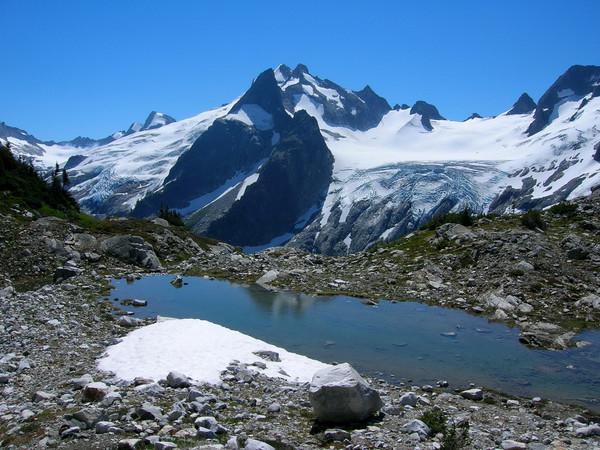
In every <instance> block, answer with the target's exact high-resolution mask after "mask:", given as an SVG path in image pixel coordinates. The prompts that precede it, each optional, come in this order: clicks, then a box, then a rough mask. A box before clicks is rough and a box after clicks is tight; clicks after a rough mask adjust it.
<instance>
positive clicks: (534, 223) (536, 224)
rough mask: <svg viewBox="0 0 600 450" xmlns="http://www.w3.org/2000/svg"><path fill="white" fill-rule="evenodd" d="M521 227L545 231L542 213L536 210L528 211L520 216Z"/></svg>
mask: <svg viewBox="0 0 600 450" xmlns="http://www.w3.org/2000/svg"><path fill="white" fill-rule="evenodd" d="M521 225H523V226H524V227H525V228H529V229H530V230H535V229H536V228H539V229H540V230H545V229H546V222H544V219H543V218H542V213H541V211H540V210H538V209H530V210H529V211H527V212H526V213H525V214H523V215H522V216H521Z"/></svg>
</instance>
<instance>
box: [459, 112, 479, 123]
mask: <svg viewBox="0 0 600 450" xmlns="http://www.w3.org/2000/svg"><path fill="white" fill-rule="evenodd" d="M471 119H483V117H481V116H480V115H479V114H477V113H473V114H471V115H470V116H469V117H467V118H466V119H465V120H464V121H463V122H466V121H467V120H471Z"/></svg>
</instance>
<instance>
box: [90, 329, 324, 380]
mask: <svg viewBox="0 0 600 450" xmlns="http://www.w3.org/2000/svg"><path fill="white" fill-rule="evenodd" d="M264 350H267V351H273V352H277V353H278V354H279V358H280V360H281V361H280V362H273V361H266V360H264V359H261V358H260V357H259V356H257V355H255V354H254V353H253V352H259V351H264ZM233 360H238V361H239V362H241V363H247V364H252V363H254V362H257V361H260V362H261V363H264V364H265V365H266V366H267V367H266V369H259V368H258V367H254V366H252V367H251V368H252V369H256V371H257V372H259V373H262V374H264V375H266V376H268V377H272V378H283V379H285V380H289V381H293V382H298V383H305V382H309V381H310V380H311V379H312V376H313V374H314V373H315V372H316V371H317V370H320V369H322V368H324V367H327V366H328V365H327V364H325V363H322V362H320V361H316V360H314V359H310V358H307V357H306V356H302V355H297V354H295V353H291V352H288V351H287V350H285V349H283V348H279V347H276V346H274V345H271V344H268V343H266V342H264V341H261V340H259V339H255V338H253V337H251V336H248V335H245V334H243V333H240V332H238V331H234V330H230V329H228V328H225V327H222V326H220V325H217V324H214V323H212V322H208V321H206V320H200V319H167V320H165V319H164V318H163V319H159V321H158V322H157V323H155V324H152V325H148V326H145V327H142V328H138V329H136V330H134V331H132V332H131V333H129V334H128V335H127V336H125V337H124V338H123V340H122V342H120V343H118V344H116V345H112V346H110V347H108V348H107V350H106V353H105V355H104V356H103V357H102V358H101V359H100V360H99V361H98V368H99V369H100V370H103V371H107V372H112V373H114V374H115V375H116V376H117V377H118V378H121V379H123V380H128V381H132V380H133V379H134V378H136V377H145V378H151V379H153V380H155V381H158V380H160V379H162V378H165V377H166V376H167V374H168V373H169V372H171V371H178V372H182V373H184V374H185V375H187V376H188V377H190V378H191V379H193V380H195V381H196V382H199V383H202V382H205V383H211V384H220V382H221V378H220V374H221V372H222V371H223V370H225V369H226V368H227V366H228V365H229V363H230V362H231V361H233Z"/></svg>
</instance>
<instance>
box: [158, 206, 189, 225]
mask: <svg viewBox="0 0 600 450" xmlns="http://www.w3.org/2000/svg"><path fill="white" fill-rule="evenodd" d="M158 217H160V218H161V219H165V220H166V221H167V222H169V224H171V225H174V226H176V227H184V226H185V224H184V223H183V219H182V218H181V214H179V213H178V212H177V211H173V210H169V207H168V206H163V204H162V203H161V204H160V210H159V212H158Z"/></svg>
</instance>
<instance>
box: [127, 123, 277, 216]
mask: <svg viewBox="0 0 600 450" xmlns="http://www.w3.org/2000/svg"><path fill="white" fill-rule="evenodd" d="M272 136H273V132H272V131H270V130H269V131H261V130H257V129H256V128H254V127H249V126H247V125H245V124H243V123H241V122H238V121H233V120H223V119H219V120H216V121H215V122H214V124H213V125H211V126H210V127H209V128H208V129H207V130H206V131H205V132H204V133H203V134H202V135H201V136H200V137H199V138H198V139H197V140H196V142H194V144H193V145H192V147H191V148H190V149H189V150H188V151H187V152H185V153H184V154H183V155H181V157H180V158H179V159H178V160H177V163H175V165H174V166H173V168H172V169H171V171H170V172H169V175H168V176H167V178H166V179H165V185H164V187H163V189H162V190H161V191H159V192H156V193H154V194H152V195H149V196H147V197H146V198H144V199H143V200H141V201H140V202H139V203H138V204H137V205H136V207H135V209H134V210H133V213H132V214H133V215H135V216H138V217H146V216H149V215H153V214H155V213H156V211H158V209H159V208H160V204H161V203H162V204H164V205H168V206H169V207H171V208H184V207H186V206H187V205H188V204H189V202H190V201H191V200H193V199H195V198H198V197H200V196H202V195H205V194H208V193H210V192H212V191H214V190H215V189H217V188H219V187H220V186H222V185H223V183H225V181H226V180H227V179H229V178H232V177H233V176H234V175H235V174H236V173H238V172H242V173H244V172H248V171H250V170H251V169H252V168H253V167H254V166H255V165H256V164H257V163H258V162H259V161H260V160H262V159H264V158H266V157H267V156H268V155H269V153H270V152H271V139H272Z"/></svg>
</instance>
